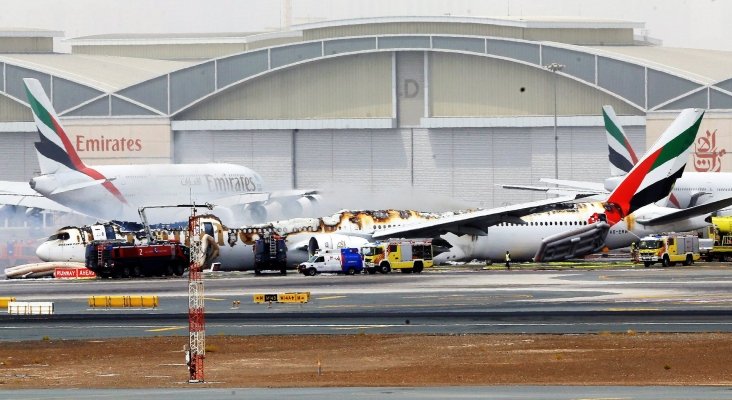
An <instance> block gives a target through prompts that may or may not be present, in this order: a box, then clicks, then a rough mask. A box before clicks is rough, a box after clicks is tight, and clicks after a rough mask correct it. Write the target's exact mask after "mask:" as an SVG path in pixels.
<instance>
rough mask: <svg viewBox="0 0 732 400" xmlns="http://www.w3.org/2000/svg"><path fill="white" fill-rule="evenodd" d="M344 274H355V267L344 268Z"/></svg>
mask: <svg viewBox="0 0 732 400" xmlns="http://www.w3.org/2000/svg"><path fill="white" fill-rule="evenodd" d="M346 275H356V268H353V267H350V268H348V269H347V270H346Z"/></svg>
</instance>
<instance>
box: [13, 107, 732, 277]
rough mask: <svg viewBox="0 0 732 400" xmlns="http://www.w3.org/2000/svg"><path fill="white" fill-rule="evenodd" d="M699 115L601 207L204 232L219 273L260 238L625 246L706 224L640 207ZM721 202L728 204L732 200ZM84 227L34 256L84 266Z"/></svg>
mask: <svg viewBox="0 0 732 400" xmlns="http://www.w3.org/2000/svg"><path fill="white" fill-rule="evenodd" d="M703 114H704V113H703V111H701V110H693V109H689V110H684V111H683V112H682V113H681V114H680V115H679V117H678V118H677V119H676V120H675V121H674V123H672V124H671V126H669V128H668V129H667V130H666V132H664V134H663V135H661V137H660V138H659V140H658V141H657V142H656V143H655V144H654V145H653V146H652V147H651V148H650V149H649V151H648V152H647V154H646V155H645V156H644V157H643V158H642V159H641V160H640V162H638V163H637V164H636V165H635V166H634V167H633V168H632V169H631V171H630V172H629V173H628V174H627V175H626V176H625V177H624V178H623V179H622V181H621V182H620V184H619V185H618V186H617V188H615V190H614V191H613V192H612V193H611V194H610V195H609V196H608V198H607V200H605V201H591V202H588V201H582V202H576V201H574V200H572V199H575V198H576V197H577V196H568V197H565V198H555V199H546V200H540V201H536V202H532V203H524V204H517V205H512V206H507V207H500V208H495V209H489V210H472V211H463V212H449V213H442V214H431V213H420V212H416V211H404V210H402V211H400V210H384V211H375V212H362V211H343V212H340V213H338V214H335V215H333V216H330V217H324V218H300V219H293V220H286V221H276V222H272V223H269V224H264V225H252V226H243V227H240V228H236V229H229V228H226V227H225V226H223V225H221V224H216V223H211V225H210V226H209V227H206V230H207V231H210V232H209V234H212V236H214V238H216V240H217V241H218V243H219V245H220V246H221V257H222V260H221V262H222V269H231V270H241V269H251V268H252V267H253V265H252V263H253V260H252V251H251V248H250V247H249V248H248V247H247V246H251V244H252V243H253V241H254V240H255V239H256V238H258V237H259V236H260V235H263V234H269V233H271V232H275V233H277V234H279V235H283V236H285V237H286V240H287V247H288V262H290V263H297V262H299V261H301V260H305V259H306V258H307V257H308V255H309V254H312V253H313V252H314V251H315V250H316V249H323V248H338V247H360V246H362V245H363V244H365V243H367V242H369V241H373V240H378V239H385V238H394V237H422V238H424V237H431V238H438V237H439V238H440V239H443V240H441V241H440V242H441V246H443V247H448V248H449V249H448V250H447V251H445V252H444V253H442V254H440V255H438V256H437V257H436V258H435V261H436V262H440V261H444V260H470V259H473V258H479V259H493V260H500V259H502V258H503V255H504V254H505V252H506V251H510V253H511V256H512V258H513V259H514V260H517V261H519V260H530V259H534V260H536V261H553V260H562V259H567V258H573V257H579V256H583V255H587V254H591V253H593V252H596V251H599V250H600V249H601V248H602V247H603V246H605V245H610V246H612V247H624V246H627V245H629V244H630V242H631V241H632V240H634V239H635V238H636V236H634V234H633V233H634V232H638V231H637V228H638V227H639V224H636V223H635V221H638V220H647V219H655V220H657V221H660V222H659V223H666V224H677V225H675V226H680V225H678V224H681V223H684V224H685V223H687V222H688V221H690V222H691V223H695V220H694V219H695V218H703V217H704V216H706V215H704V214H705V213H708V212H709V211H707V210H706V209H703V208H694V209H687V210H678V209H673V208H659V207H657V206H654V207H653V208H652V209H650V210H649V209H648V208H647V206H648V205H649V204H651V203H653V202H655V201H658V200H660V199H662V198H664V197H666V196H668V194H669V192H670V191H671V188H672V186H673V184H674V181H675V180H676V178H678V177H679V176H680V175H681V173H682V171H683V169H684V167H685V165H686V160H687V159H688V156H689V149H690V147H691V144H692V143H693V142H694V140H695V138H696V134H697V131H698V129H699V124H700V123H701V119H702V116H703ZM725 201H726V202H727V204H732V199H725ZM715 207H716V205H715ZM680 221H681V222H680ZM204 226H206V223H204ZM670 226H671V225H670ZM88 231H89V229H88V228H84V229H80V228H64V229H62V230H61V231H59V232H58V233H57V234H56V235H54V236H52V237H51V238H49V240H48V241H46V242H45V243H43V244H42V245H41V246H40V247H39V248H38V251H37V254H38V256H39V257H40V258H42V259H44V260H46V261H80V262H81V261H83V254H84V248H85V245H86V243H88V241H89V240H91V236H89V234H85V233H84V232H88ZM184 231H185V229H184V228H181V229H178V230H177V231H175V230H162V231H159V233H158V234H160V235H163V236H162V237H163V238H166V237H170V236H171V235H172V236H173V237H174V238H176V239H178V240H181V241H185V240H187V239H186V238H185V236H184V235H185V233H184ZM635 234H636V235H637V234H638V233H635ZM87 236H88V237H87ZM74 257H76V258H74ZM6 274H8V272H7V271H6ZM8 276H10V275H8Z"/></svg>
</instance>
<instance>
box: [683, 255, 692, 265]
mask: <svg viewBox="0 0 732 400" xmlns="http://www.w3.org/2000/svg"><path fill="white" fill-rule="evenodd" d="M693 263H694V259H693V258H692V257H691V254H687V255H686V260H684V265H691V264H693Z"/></svg>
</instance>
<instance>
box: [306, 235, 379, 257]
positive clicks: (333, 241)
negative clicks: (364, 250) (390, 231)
mask: <svg viewBox="0 0 732 400" xmlns="http://www.w3.org/2000/svg"><path fill="white" fill-rule="evenodd" d="M367 243H369V241H368V240H366V239H365V238H362V237H358V236H348V235H338V234H322V235H313V236H311V237H310V240H309V241H308V255H310V256H312V255H313V254H315V252H316V251H317V250H329V249H340V248H344V247H355V248H361V246H364V245H366V244H367Z"/></svg>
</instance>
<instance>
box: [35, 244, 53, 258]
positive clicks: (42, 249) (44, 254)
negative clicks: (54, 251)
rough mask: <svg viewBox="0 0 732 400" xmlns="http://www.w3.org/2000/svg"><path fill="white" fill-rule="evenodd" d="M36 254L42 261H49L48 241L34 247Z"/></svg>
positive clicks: (49, 249) (49, 247)
mask: <svg viewBox="0 0 732 400" xmlns="http://www.w3.org/2000/svg"><path fill="white" fill-rule="evenodd" d="M36 256H38V258H40V259H41V260H43V261H50V259H51V246H49V245H48V242H43V243H41V245H40V246H38V248H37V249H36Z"/></svg>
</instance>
